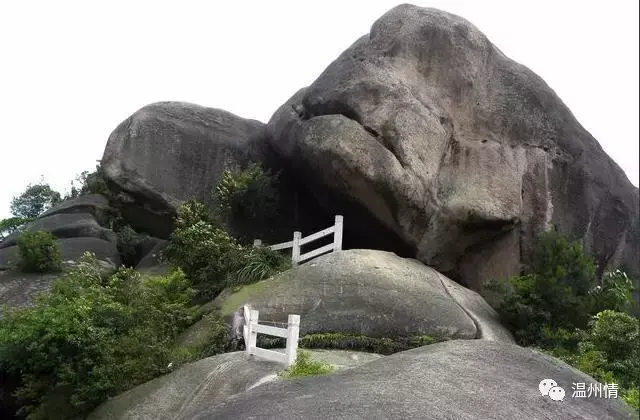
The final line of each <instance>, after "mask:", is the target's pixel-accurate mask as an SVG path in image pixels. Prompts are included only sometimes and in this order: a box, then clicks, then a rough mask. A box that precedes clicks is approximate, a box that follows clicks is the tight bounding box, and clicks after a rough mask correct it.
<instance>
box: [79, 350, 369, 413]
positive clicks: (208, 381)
mask: <svg viewBox="0 0 640 420" xmlns="http://www.w3.org/2000/svg"><path fill="white" fill-rule="evenodd" d="M308 352H309V354H310V356H311V360H314V361H320V362H323V363H328V364H331V365H333V366H335V367H336V370H345V369H349V368H353V367H356V366H359V365H362V364H365V363H367V362H369V361H372V360H376V359H378V358H380V357H381V356H380V355H376V354H371V353H358V352H351V351H340V350H334V351H323V350H309V351H308ZM282 370H284V366H283V365H281V364H278V363H272V362H265V361H260V360H256V359H255V358H253V357H249V356H247V355H246V354H245V353H244V352H234V353H226V354H221V355H217V356H213V357H208V358H206V359H202V360H199V361H197V362H194V363H190V364H187V365H184V366H182V367H180V368H178V369H177V370H176V371H174V372H172V373H170V374H168V375H165V376H162V377H160V378H156V379H154V380H152V381H149V382H147V383H144V384H142V385H139V386H137V387H136V388H133V389H131V390H129V391H127V392H125V393H123V394H121V395H118V396H117V397H115V398H112V399H110V400H109V401H107V402H105V403H104V404H102V405H101V406H100V407H98V408H97V409H96V410H95V411H94V412H93V413H91V415H90V416H89V417H88V419H89V420H103V419H104V420H111V419H119V420H127V419H131V420H133V419H138V420H141V419H149V420H152V419H153V420H190V419H192V418H193V416H194V415H196V414H197V413H199V412H201V411H202V410H207V409H208V408H209V407H212V406H215V405H217V404H220V403H222V402H224V401H225V400H226V399H228V398H230V397H232V396H234V395H237V394H240V393H242V392H245V391H247V390H249V389H252V388H256V387H259V386H261V385H262V384H264V383H267V382H270V381H280V380H281V379H280V378H278V376H277V373H278V372H280V371H282Z"/></svg>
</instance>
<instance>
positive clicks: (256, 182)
mask: <svg viewBox="0 0 640 420" xmlns="http://www.w3.org/2000/svg"><path fill="white" fill-rule="evenodd" d="M278 177H279V175H278V174H276V175H272V174H271V173H270V172H269V171H266V172H265V171H264V170H263V169H262V167H261V166H260V164H258V163H253V164H251V165H250V166H249V167H248V168H247V169H246V170H243V171H240V172H231V171H229V170H225V171H224V173H223V174H222V177H221V179H220V181H219V182H218V184H217V185H216V187H215V188H214V191H213V199H214V202H215V203H216V212H217V215H218V217H219V218H220V219H221V221H222V222H223V223H224V224H225V225H226V226H227V228H228V229H229V230H230V231H231V232H232V234H233V235H234V236H235V237H237V238H239V240H240V241H242V242H243V243H251V242H252V241H253V239H254V238H253V235H255V234H256V232H262V231H264V230H265V228H266V227H268V226H270V225H272V223H273V220H274V219H275V218H276V217H277V212H278V192H277V188H276V186H275V185H276V182H277V180H278Z"/></svg>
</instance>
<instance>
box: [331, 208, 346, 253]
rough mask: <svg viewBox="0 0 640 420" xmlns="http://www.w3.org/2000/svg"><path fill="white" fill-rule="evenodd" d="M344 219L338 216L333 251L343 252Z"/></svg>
mask: <svg viewBox="0 0 640 420" xmlns="http://www.w3.org/2000/svg"><path fill="white" fill-rule="evenodd" d="M343 224H344V219H343V218H342V216H336V224H335V228H336V229H335V232H333V250H334V251H340V250H342V227H343Z"/></svg>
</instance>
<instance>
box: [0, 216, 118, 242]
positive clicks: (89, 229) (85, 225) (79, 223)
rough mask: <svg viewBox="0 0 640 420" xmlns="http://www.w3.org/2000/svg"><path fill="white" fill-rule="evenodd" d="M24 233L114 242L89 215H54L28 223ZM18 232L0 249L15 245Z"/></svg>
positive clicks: (111, 234)
mask: <svg viewBox="0 0 640 420" xmlns="http://www.w3.org/2000/svg"><path fill="white" fill-rule="evenodd" d="M24 230H25V231H40V230H41V231H45V232H49V233H51V234H52V235H53V236H55V237H56V238H78V237H85V238H96V239H102V240H105V241H109V242H114V243H115V242H116V240H117V238H116V234H115V233H113V232H112V231H110V230H109V229H105V228H104V227H102V226H100V225H99V224H98V222H97V221H96V219H95V217H94V216H93V215H92V214H90V213H55V214H51V215H49V216H46V217H40V218H38V219H36V220H34V221H33V222H31V223H29V224H28V225H27V226H25V228H24ZM19 237H20V233H19V232H15V233H12V234H11V235H9V236H8V237H7V238H6V239H5V240H4V241H2V242H1V243H0V249H2V248H6V247H9V246H14V245H16V242H17V240H18V238H19Z"/></svg>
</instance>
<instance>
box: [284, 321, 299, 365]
mask: <svg viewBox="0 0 640 420" xmlns="http://www.w3.org/2000/svg"><path fill="white" fill-rule="evenodd" d="M299 335H300V315H289V320H288V323H287V350H286V355H287V366H291V365H292V364H293V363H294V362H295V361H296V358H297V357H298V338H299Z"/></svg>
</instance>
